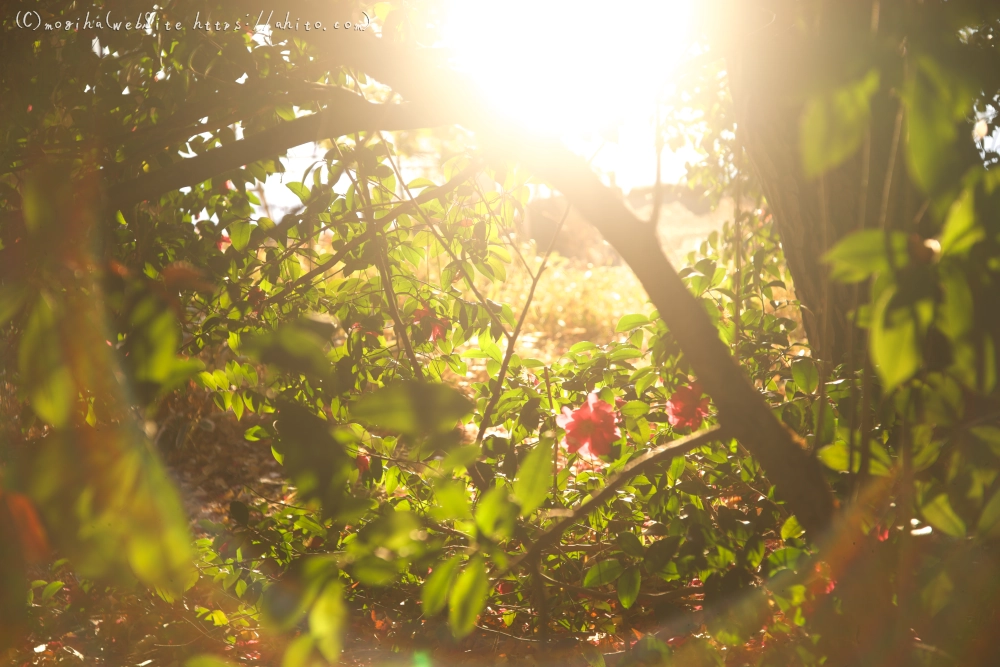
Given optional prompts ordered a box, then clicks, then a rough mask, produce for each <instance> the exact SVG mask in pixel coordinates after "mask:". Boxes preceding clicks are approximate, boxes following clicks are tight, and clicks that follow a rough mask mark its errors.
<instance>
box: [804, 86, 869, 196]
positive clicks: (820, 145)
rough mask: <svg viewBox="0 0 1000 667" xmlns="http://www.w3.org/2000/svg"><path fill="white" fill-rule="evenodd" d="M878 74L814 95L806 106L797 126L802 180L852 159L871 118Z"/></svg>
mask: <svg viewBox="0 0 1000 667" xmlns="http://www.w3.org/2000/svg"><path fill="white" fill-rule="evenodd" d="M878 89H879V73H878V71H877V70H874V69H873V70H871V71H869V72H868V74H866V75H865V77H864V78H863V79H860V80H858V81H854V82H852V83H850V84H848V85H846V86H843V87H840V88H837V89H834V90H832V91H829V92H826V93H823V94H821V95H816V96H814V97H812V98H811V99H810V100H808V101H807V102H806V106H805V109H804V110H803V112H802V121H801V123H800V125H799V148H800V150H801V155H802V167H803V169H804V170H805V173H806V176H807V177H809V178H814V177H816V176H819V175H820V174H822V173H824V172H826V171H828V170H830V169H832V168H833V167H836V166H837V165H839V164H841V163H842V162H843V161H844V160H846V159H847V158H849V157H851V156H852V155H854V153H855V152H856V151H857V150H858V148H859V147H860V146H861V142H862V140H863V139H864V136H865V131H866V130H867V128H868V124H869V118H870V116H871V98H872V95H874V94H875V93H876V92H877V91H878Z"/></svg>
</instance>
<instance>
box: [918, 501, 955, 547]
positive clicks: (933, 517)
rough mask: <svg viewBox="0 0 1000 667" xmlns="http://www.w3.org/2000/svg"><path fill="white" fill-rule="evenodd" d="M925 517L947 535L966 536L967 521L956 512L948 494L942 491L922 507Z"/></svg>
mask: <svg viewBox="0 0 1000 667" xmlns="http://www.w3.org/2000/svg"><path fill="white" fill-rule="evenodd" d="M920 511H921V513H922V514H923V515H924V519H925V520H926V521H927V523H929V524H930V525H932V526H933V527H935V528H937V529H938V530H940V531H941V532H942V533H944V534H945V535H950V536H951V537H965V522H964V521H962V519H961V517H959V516H958V515H957V514H955V510H953V509H952V508H951V502H949V501H948V494H946V493H941V494H938V495H937V496H935V497H934V498H933V499H932V500H931V501H930V502H929V503H925V504H924V506H923V507H921V508H920Z"/></svg>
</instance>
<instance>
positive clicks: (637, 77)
mask: <svg viewBox="0 0 1000 667" xmlns="http://www.w3.org/2000/svg"><path fill="white" fill-rule="evenodd" d="M690 34H691V4H690V2H688V1H685V0H639V1H637V2H631V3H627V4H621V5H615V4H614V3H606V2H592V1H588V0H582V1H581V0H575V1H574V0H533V1H532V0H504V1H503V2H498V1H496V0H452V2H451V4H450V5H449V6H448V10H447V18H446V21H445V25H444V40H445V46H446V47H447V48H450V49H451V50H452V53H453V63H452V64H453V66H454V67H455V68H456V69H459V70H462V71H463V72H465V73H467V74H468V75H469V76H470V77H471V78H472V79H473V80H474V81H475V82H476V83H477V84H478V85H479V88H480V94H481V95H483V96H484V97H485V98H486V99H487V100H488V101H489V102H490V103H491V104H493V105H495V107H496V108H497V109H498V110H499V111H501V112H503V113H505V114H507V115H509V116H510V117H512V118H514V119H515V120H517V121H519V122H520V123H523V124H524V125H526V126H528V127H530V128H532V129H535V130H537V131H541V132H544V133H546V134H551V135H555V136H558V137H559V138H561V139H563V140H564V141H565V142H566V143H567V144H568V145H569V146H570V147H571V148H573V149H574V150H577V151H578V152H580V153H586V152H588V151H593V150H594V149H596V148H597V147H599V146H600V145H601V141H602V137H603V138H608V137H613V138H614V140H613V142H612V143H609V144H608V145H606V146H605V148H604V149H602V150H601V153H600V154H599V155H598V158H597V159H596V160H595V165H596V166H598V167H599V168H601V169H602V170H604V171H607V172H614V173H615V178H616V182H617V184H618V185H620V186H622V187H624V188H625V189H628V188H630V187H634V186H636V185H645V184H649V183H651V182H652V180H653V177H654V169H655V167H654V165H655V158H656V156H655V150H654V147H653V137H654V120H653V119H654V117H655V109H656V102H657V99H658V98H662V96H663V95H664V94H665V93H668V92H669V81H670V77H671V75H672V74H673V72H674V70H675V69H676V67H677V65H678V64H679V63H681V62H682V61H683V60H684V58H685V53H686V52H687V51H689V50H690V48H691V37H690ZM616 135H617V136H616ZM664 157H665V164H664V169H665V174H664V178H666V179H667V180H676V178H677V177H679V176H680V175H681V170H682V169H683V162H684V159H683V157H682V156H676V155H665V156H664ZM684 157H687V158H688V159H690V157H691V156H690V155H688V156H684Z"/></svg>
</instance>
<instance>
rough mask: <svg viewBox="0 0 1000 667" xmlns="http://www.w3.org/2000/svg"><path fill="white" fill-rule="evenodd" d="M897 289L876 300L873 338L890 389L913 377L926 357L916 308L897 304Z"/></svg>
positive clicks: (876, 357)
mask: <svg viewBox="0 0 1000 667" xmlns="http://www.w3.org/2000/svg"><path fill="white" fill-rule="evenodd" d="M896 293H897V292H896V290H895V288H891V287H890V288H887V289H886V290H885V291H884V292H883V293H882V295H881V296H880V297H879V300H878V302H877V303H876V304H875V308H874V310H873V312H872V327H871V337H870V341H869V345H870V347H871V355H872V359H873V360H874V361H875V364H876V370H877V371H878V374H879V378H880V379H881V380H882V385H883V389H884V391H885V392H886V393H889V392H890V391H892V390H893V389H895V388H896V387H898V386H899V385H900V384H902V383H903V382H906V381H907V380H909V379H910V378H911V377H913V375H914V373H916V372H917V371H918V370H919V369H920V364H921V362H922V361H923V355H922V354H921V352H920V342H919V337H918V334H917V322H916V319H915V316H914V314H913V312H912V311H913V309H912V308H907V307H894V304H893V297H895V296H896Z"/></svg>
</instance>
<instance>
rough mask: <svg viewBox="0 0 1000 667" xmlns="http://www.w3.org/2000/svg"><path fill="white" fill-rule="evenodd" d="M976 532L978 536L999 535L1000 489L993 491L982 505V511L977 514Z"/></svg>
mask: <svg viewBox="0 0 1000 667" xmlns="http://www.w3.org/2000/svg"><path fill="white" fill-rule="evenodd" d="M976 533H977V534H978V535H979V536H980V537H998V536H1000V491H997V492H996V493H994V494H993V497H992V498H990V500H989V502H988V503H986V506H985V507H983V512H982V514H980V515H979V524H978V525H977V526H976Z"/></svg>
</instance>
